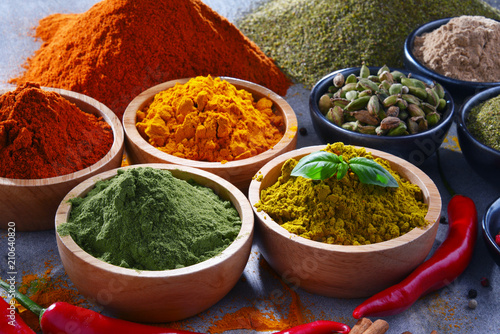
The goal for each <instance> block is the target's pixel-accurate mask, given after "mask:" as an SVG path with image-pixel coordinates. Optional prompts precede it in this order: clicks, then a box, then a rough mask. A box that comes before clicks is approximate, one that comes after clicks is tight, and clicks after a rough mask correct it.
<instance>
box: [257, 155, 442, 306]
mask: <svg viewBox="0 0 500 334" xmlns="http://www.w3.org/2000/svg"><path fill="white" fill-rule="evenodd" d="M324 148H325V146H323V145H320V146H310V147H305V148H302V149H298V150H295V151H291V152H288V153H286V154H283V155H281V156H279V157H278V158H276V159H273V160H272V161H270V162H269V163H267V164H266V165H265V166H264V167H263V168H262V169H261V170H260V171H259V172H258V174H257V175H259V176H261V177H259V178H254V180H252V182H251V184H250V188H249V199H250V203H251V204H252V207H253V209H254V212H255V215H256V216H257V222H258V223H257V228H258V229H257V230H258V236H259V237H258V238H256V240H258V241H259V248H260V250H261V252H262V254H263V256H264V258H265V259H266V261H267V262H268V263H269V265H270V266H271V267H272V268H274V270H275V271H276V272H277V273H278V274H280V275H281V276H282V277H283V279H284V280H286V281H288V282H290V283H291V284H293V285H295V286H296V287H300V288H302V289H304V290H306V291H308V292H311V293H315V294H319V295H324V296H328V297H336V298H362V297H368V296H371V295H373V294H375V293H376V292H378V291H381V290H383V289H385V288H387V287H389V286H391V285H393V284H395V283H396V282H398V281H400V280H401V279H403V278H404V277H405V276H407V275H408V274H409V273H410V272H411V271H412V270H413V269H414V268H415V267H416V266H417V265H419V264H420V263H421V262H422V261H423V260H424V259H425V258H426V256H427V255H428V253H429V252H430V250H431V248H432V245H433V243H434V239H435V237H436V233H437V229H438V226H439V223H438V220H439V217H440V214H441V197H440V195H439V191H438V189H437V188H436V186H435V184H434V183H433V182H432V180H431V179H430V178H429V177H428V176H427V175H426V174H424V173H423V172H422V171H421V170H420V169H418V168H417V167H415V166H414V165H412V164H410V163H409V162H407V161H406V160H403V159H401V158H398V157H396V156H394V155H391V154H389V153H385V152H381V151H378V150H375V149H366V150H367V152H371V153H372V155H373V156H374V157H380V158H383V159H385V160H388V161H389V163H390V165H391V168H392V169H393V170H395V171H397V172H398V173H399V174H400V175H401V176H403V177H405V178H406V179H407V180H408V181H410V182H411V183H413V184H417V185H418V186H419V187H420V188H421V189H422V192H423V198H424V202H425V203H426V204H428V207H429V209H428V213H427V215H426V217H425V219H426V220H427V221H428V222H430V224H429V225H428V226H427V227H426V228H424V229H421V228H415V229H413V230H411V231H410V232H408V233H406V234H404V235H402V236H400V237H398V238H395V239H392V240H388V241H384V242H380V243H376V244H371V245H361V246H352V245H350V246H344V245H332V244H326V243H322V242H318V241H312V240H308V239H305V238H302V237H299V236H298V235H295V234H292V233H290V232H288V231H287V230H285V228H283V227H281V226H280V225H279V224H277V223H276V222H275V221H273V219H272V218H271V217H270V216H269V215H267V214H266V213H265V212H263V211H260V212H258V211H257V209H256V208H255V206H254V205H255V204H256V203H257V202H258V201H259V199H260V192H261V190H263V189H265V188H267V187H269V186H271V185H273V184H274V183H275V182H276V181H277V179H278V177H279V176H280V175H281V166H282V165H283V163H284V162H285V161H286V160H288V159H290V158H295V159H297V160H298V159H300V158H301V157H302V156H304V155H307V154H309V153H312V152H316V151H319V150H321V149H324ZM259 179H260V181H259Z"/></svg>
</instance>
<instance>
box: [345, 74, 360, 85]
mask: <svg viewBox="0 0 500 334" xmlns="http://www.w3.org/2000/svg"><path fill="white" fill-rule="evenodd" d="M356 82H358V78H357V77H356V74H354V73H351V74H349V75H348V76H347V78H346V79H345V84H349V83H356Z"/></svg>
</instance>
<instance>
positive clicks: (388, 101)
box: [382, 95, 399, 108]
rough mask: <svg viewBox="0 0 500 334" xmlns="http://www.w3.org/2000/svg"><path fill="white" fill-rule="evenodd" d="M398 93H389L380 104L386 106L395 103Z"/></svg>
mask: <svg viewBox="0 0 500 334" xmlns="http://www.w3.org/2000/svg"><path fill="white" fill-rule="evenodd" d="M398 97H399V96H398V95H389V96H388V97H386V98H385V99H384V100H383V101H382V105H383V106H384V107H386V108H389V107H390V106H393V105H395V104H396V103H397V102H398Z"/></svg>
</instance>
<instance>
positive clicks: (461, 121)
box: [457, 84, 500, 188]
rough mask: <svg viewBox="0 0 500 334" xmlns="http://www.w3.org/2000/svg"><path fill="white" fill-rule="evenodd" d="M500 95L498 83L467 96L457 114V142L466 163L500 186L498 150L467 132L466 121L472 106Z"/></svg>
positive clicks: (499, 156) (490, 181) (499, 157)
mask: <svg viewBox="0 0 500 334" xmlns="http://www.w3.org/2000/svg"><path fill="white" fill-rule="evenodd" d="M498 95H500V84H499V85H498V86H496V87H492V88H489V89H486V90H484V91H482V92H480V93H478V94H476V95H474V96H473V97H471V98H469V99H468V100H467V101H465V103H464V104H463V105H462V106H461V107H460V110H459V112H458V114H457V135H458V143H459V144H460V148H461V150H462V153H463V155H464V157H465V160H466V161H467V163H468V164H469V165H470V166H471V167H472V169H473V170H474V171H475V172H476V173H477V174H478V175H480V176H481V177H483V178H484V179H485V180H486V181H488V183H490V184H494V185H495V186H497V187H499V188H500V151H497V150H495V149H493V148H491V147H489V146H486V145H484V144H483V143H481V142H480V141H478V140H477V139H476V138H474V136H472V134H471V133H470V132H469V130H468V129H467V126H466V124H467V123H466V121H467V118H468V115H469V112H470V111H471V109H472V108H474V107H475V106H477V105H479V104H480V103H481V102H484V101H487V100H489V99H491V98H493V97H496V96H498Z"/></svg>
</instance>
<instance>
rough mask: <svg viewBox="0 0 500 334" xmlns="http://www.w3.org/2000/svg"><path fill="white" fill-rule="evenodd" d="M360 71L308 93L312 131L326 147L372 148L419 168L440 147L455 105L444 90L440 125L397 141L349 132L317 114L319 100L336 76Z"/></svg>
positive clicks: (327, 79) (328, 77)
mask: <svg viewBox="0 0 500 334" xmlns="http://www.w3.org/2000/svg"><path fill="white" fill-rule="evenodd" d="M369 69H370V73H372V74H376V73H377V71H378V70H379V69H380V67H369ZM359 70H360V68H359V67H352V68H346V69H342V70H338V71H335V72H332V73H330V74H328V75H326V76H325V77H323V78H322V79H320V80H319V81H318V82H317V83H316V85H314V87H313V88H312V90H311V95H310V96H309V111H310V114H311V119H312V122H313V125H314V129H315V130H316V132H317V133H318V135H319V136H320V137H321V138H322V139H323V140H324V142H325V143H334V142H343V143H344V144H346V145H356V146H364V147H371V148H374V149H377V150H380V151H384V152H387V153H391V154H393V155H396V156H398V157H400V158H403V159H405V160H407V161H409V162H411V163H412V164H414V165H416V166H419V165H421V164H422V163H423V162H424V161H425V160H426V159H427V158H428V157H430V156H431V155H432V154H434V152H435V151H436V150H437V149H438V148H439V146H441V144H442V143H443V140H444V138H445V137H446V134H447V133H448V130H449V129H450V126H451V124H452V123H453V117H454V112H455V104H454V103H453V99H452V97H451V95H450V94H449V93H448V91H447V90H446V88H445V97H444V98H445V99H446V100H447V102H448V106H447V109H446V110H445V111H444V112H443V115H442V117H441V120H440V121H439V123H438V124H437V125H436V126H435V127H433V128H431V129H429V130H427V131H424V132H421V133H417V134H412V135H406V136H397V137H388V136H377V135H370V134H362V133H358V132H354V131H349V130H346V129H343V128H342V127H340V126H337V125H335V124H333V123H331V122H330V121H329V120H328V119H327V118H326V117H325V116H324V115H323V114H322V113H321V111H320V110H319V107H318V101H319V99H320V97H321V96H322V95H323V94H325V93H326V92H327V90H328V87H329V86H331V85H332V80H333V78H334V77H335V75H336V74H337V73H342V74H343V75H344V77H347V76H348V75H349V74H351V73H354V74H356V75H358V74H359ZM390 70H391V71H394V70H398V71H400V72H402V73H404V74H405V75H408V74H410V72H409V71H406V70H402V69H392V68H391V69H390ZM412 77H413V78H416V79H419V80H421V81H423V82H425V83H427V84H432V83H433V81H432V80H431V79H428V78H426V77H423V76H420V75H414V74H413V73H412Z"/></svg>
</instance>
